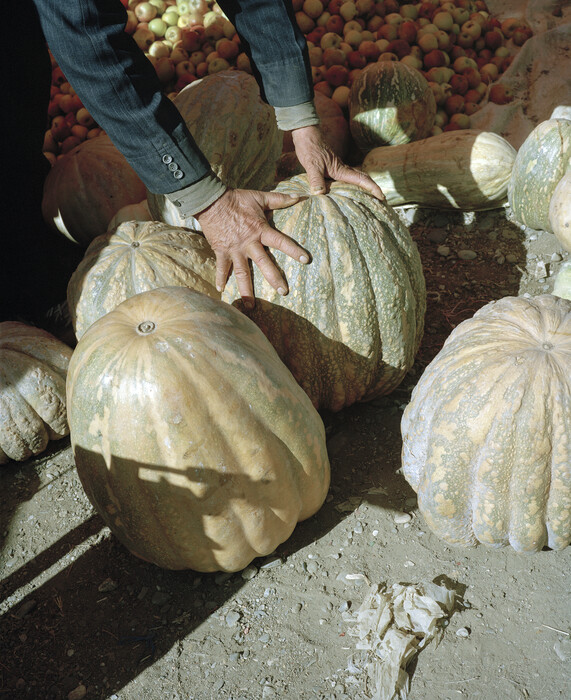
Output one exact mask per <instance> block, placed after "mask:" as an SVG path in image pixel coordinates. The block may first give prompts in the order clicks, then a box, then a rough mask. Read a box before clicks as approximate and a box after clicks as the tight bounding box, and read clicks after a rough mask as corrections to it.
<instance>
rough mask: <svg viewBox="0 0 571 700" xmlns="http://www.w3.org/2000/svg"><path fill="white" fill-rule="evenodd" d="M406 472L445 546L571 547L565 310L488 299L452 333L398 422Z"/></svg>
mask: <svg viewBox="0 0 571 700" xmlns="http://www.w3.org/2000/svg"><path fill="white" fill-rule="evenodd" d="M402 435H403V452H402V462H403V473H404V476H405V477H406V479H407V480H408V482H409V483H410V484H411V486H412V487H413V489H414V490H415V491H416V492H417V493H418V505H419V509H420V512H421V513H422V515H423V516H424V518H425V520H426V522H427V523H428V525H429V526H430V528H431V529H432V530H433V531H434V532H435V533H436V534H437V535H438V536H439V537H441V538H443V539H444V540H446V541H447V542H449V543H451V544H458V545H463V546H472V545H475V544H477V543H478V542H481V543H483V544H485V545H490V546H492V547H501V546H506V545H511V546H512V547H513V548H514V549H515V550H517V551H518V552H536V551H538V550H540V549H541V548H542V547H544V546H545V545H548V546H549V547H551V548H552V549H562V548H563V547H566V546H567V545H568V544H569V542H570V541H571V301H568V300H567V299H560V298H558V297H556V296H552V295H548V294H547V295H542V296H538V297H534V298H524V297H505V298H503V299H501V300H499V301H496V302H491V303H489V304H487V305H486V306H484V307H483V308H482V309H480V310H479V311H478V312H476V314H475V315H474V316H473V317H472V318H471V319H468V320H467V321H464V322H463V323H461V324H460V325H459V326H457V327H456V328H455V329H454V331H452V333H451V334H450V336H449V337H448V339H447V340H446V342H445V343H444V346H443V348H442V350H441V351H440V353H439V354H438V355H437V356H436V357H435V358H434V360H433V361H432V362H431V363H430V364H429V366H428V367H427V368H426V370H425V371H424V373H423V375H422V377H421V378H420V381H419V382H418V384H417V385H416V387H415V389H414V391H413V393H412V397H411V401H410V403H409V404H408V406H407V407H406V409H405V411H404V414H403V418H402Z"/></svg>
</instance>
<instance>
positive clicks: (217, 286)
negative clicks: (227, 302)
mask: <svg viewBox="0 0 571 700" xmlns="http://www.w3.org/2000/svg"><path fill="white" fill-rule="evenodd" d="M216 291H217V292H220V293H222V292H223V291H224V287H221V286H220V285H219V284H217V285H216Z"/></svg>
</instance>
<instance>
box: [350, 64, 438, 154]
mask: <svg viewBox="0 0 571 700" xmlns="http://www.w3.org/2000/svg"><path fill="white" fill-rule="evenodd" d="M435 115H436V100H435V99H434V94H433V92H432V90H431V89H430V85H429V84H428V81H427V80H426V78H425V77H424V76H423V75H422V73H421V72H420V71H418V70H416V69H415V68H411V67H410V66H407V65H406V64H404V63H400V62H399V61H378V62H376V63H369V65H368V66H367V67H366V68H364V69H363V70H362V71H361V72H360V73H359V75H357V77H356V78H355V80H354V81H353V83H352V84H351V91H350V93H349V128H350V130H351V135H352V136H353V139H354V140H355V143H356V144H357V146H358V147H359V148H360V149H361V150H362V151H363V152H364V153H366V152H368V151H370V150H371V149H372V148H375V147H377V146H397V145H399V144H403V143H409V142H410V141H416V140H418V139H424V138H426V137H427V136H430V132H431V131H432V127H433V126H434V117H435Z"/></svg>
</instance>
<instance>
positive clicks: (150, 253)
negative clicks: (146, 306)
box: [67, 221, 220, 339]
mask: <svg viewBox="0 0 571 700" xmlns="http://www.w3.org/2000/svg"><path fill="white" fill-rule="evenodd" d="M157 287H189V288H190V289H194V290H196V291H197V292H202V293H203V294H208V295H209V296H211V297H214V298H217V299H219V298H220V292H218V291H217V290H216V259H215V257H214V253H213V252H212V249H211V248H210V246H209V245H208V242H207V241H206V239H205V238H204V236H202V235H201V234H199V233H197V232H196V231H191V230H190V229H185V228H176V227H173V226H170V225H169V224H165V223H162V222H160V221H144V222H140V221H126V222H123V223H121V224H120V225H119V226H118V227H117V228H116V229H115V230H114V231H110V232H109V233H106V234H104V235H102V236H98V237H97V238H96V239H95V240H94V241H92V243H91V245H90V246H89V247H88V249H87V250H86V251H85V255H84V257H83V260H82V261H81V263H80V264H79V265H78V267H77V269H76V271H75V272H74V273H73V275H72V276H71V279H70V281H69V284H68V287H67V303H68V307H69V311H70V314H71V319H72V323H73V328H74V330H75V335H76V337H77V338H78V339H79V338H81V336H82V335H83V334H84V333H85V331H86V330H87V329H88V328H89V326H90V325H91V324H92V323H93V322H94V321H96V320H97V319H98V318H100V317H101V316H103V315H104V314H106V313H108V312H109V311H112V310H113V309H114V308H115V307H116V306H118V305H119V304H120V303H121V302H122V301H125V299H128V298H129V297H132V296H134V295H135V294H139V293H141V292H146V291H149V290H150V289H156V288H157Z"/></svg>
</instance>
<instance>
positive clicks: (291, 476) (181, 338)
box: [67, 287, 329, 571]
mask: <svg viewBox="0 0 571 700" xmlns="http://www.w3.org/2000/svg"><path fill="white" fill-rule="evenodd" d="M67 405H68V414H69V425H70V434H71V443H72V446H73V451H74V456H75V462H76V465H77V470H78V474H79V476H80V478H81V481H82V484H83V486H84V488H85V491H86V494H87V496H88V497H89V499H90V501H91V502H92V503H93V504H94V506H95V507H96V508H97V510H98V511H99V513H100V514H101V516H102V518H103V519H104V520H105V522H106V523H107V524H108V526H109V527H110V529H111V530H112V532H113V533H114V534H115V535H116V536H117V537H118V538H119V540H120V541H121V542H123V544H124V545H125V546H126V547H127V548H128V549H130V550H131V551H132V552H133V553H134V554H136V555H138V556H140V557H142V558H144V559H146V560H148V561H151V562H153V563H155V564H157V565H158V566H161V567H165V568H169V569H187V568H190V569H195V570H198V571H216V570H223V571H237V570H239V569H242V568H244V567H245V566H246V565H247V564H248V563H249V562H250V561H251V560H252V559H254V558H255V557H258V556H263V555H267V554H270V553H271V552H272V551H273V550H274V549H275V548H276V547H277V546H278V545H279V544H280V543H282V542H284V541H285V540H286V539H287V538H288V537H289V536H290V535H291V533H292V531H293V529H294V527H295V525H296V523H297V522H298V521H300V520H303V519H305V518H308V517H309V516H311V515H313V514H314V513H315V512H316V511H317V510H318V509H319V507H320V506H321V504H322V503H323V501H324V499H325V495H326V493H327V490H328V486H329V461H328V457H327V450H326V445H325V430H324V426H323V423H322V421H321V418H320V417H319V414H318V413H317V412H316V411H315V409H314V408H313V406H312V405H311V402H310V401H309V399H308V398H307V396H306V395H305V393H304V392H303V391H302V390H301V388H300V387H299V386H298V385H297V384H296V382H295V381H294V379H293V377H292V376H291V374H290V372H289V371H288V370H287V368H286V367H285V366H284V365H283V363H282V362H281V361H280V359H279V358H278V356H277V354H276V352H275V351H274V349H273V348H272V346H271V345H270V343H269V342H268V341H267V340H266V338H265V337H264V335H263V334H262V332H261V331H260V330H259V328H257V327H256V325H255V324H254V323H252V322H251V321H250V320H249V319H248V318H247V317H246V316H244V315H243V314H241V313H240V312H239V311H237V310H236V309H234V308H232V307H231V306H229V305H227V304H224V303H223V302H221V301H219V300H216V299H212V298H210V297H208V296H206V295H204V294H201V293H199V292H196V291H194V290H190V289H186V288H184V287H168V288H161V289H155V290H152V291H149V292H143V293H142V294H138V295H136V296H134V297H131V298H130V299H127V300H126V301H124V302H123V303H122V304H120V305H119V306H118V307H117V308H115V309H114V310H113V311H111V312H110V313H108V314H106V315H105V316H103V317H102V318H100V319H99V320H98V321H96V322H95V323H94V324H93V325H92V326H90V328H89V329H88V330H87V331H86V332H85V334H84V335H83V336H82V338H81V340H80V341H79V343H78V345H77V347H76V349H75V351H74V353H73V357H72V360H71V362H70V367H69V374H68V383H67Z"/></svg>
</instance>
